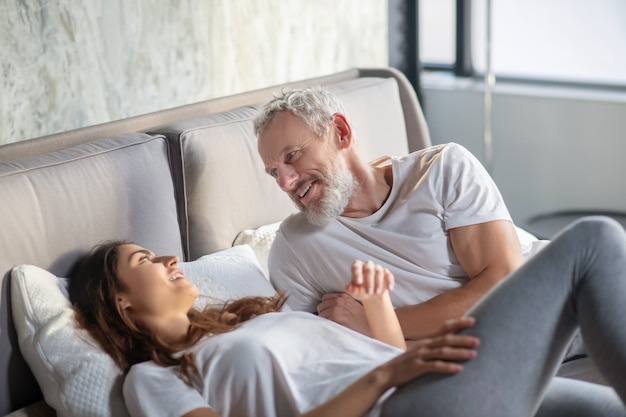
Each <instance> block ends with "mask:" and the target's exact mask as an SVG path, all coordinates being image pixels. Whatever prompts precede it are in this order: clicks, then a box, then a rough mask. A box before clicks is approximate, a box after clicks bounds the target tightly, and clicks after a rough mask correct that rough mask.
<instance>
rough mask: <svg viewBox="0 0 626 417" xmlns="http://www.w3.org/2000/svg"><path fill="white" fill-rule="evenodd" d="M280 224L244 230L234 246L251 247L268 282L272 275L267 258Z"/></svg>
mask: <svg viewBox="0 0 626 417" xmlns="http://www.w3.org/2000/svg"><path fill="white" fill-rule="evenodd" d="M280 223H281V222H277V223H272V224H268V225H265V226H261V227H258V228H256V229H246V230H242V231H241V232H239V234H238V235H237V237H236V238H235V241H234V242H233V246H235V245H250V247H251V248H252V250H253V251H254V253H255V255H256V257H257V259H258V260H259V264H260V265H261V268H262V269H263V273H264V274H265V277H266V278H267V279H268V280H269V276H270V275H269V272H268V269H267V258H268V256H269V254H270V248H271V247H272V242H274V238H275V237H276V231H278V228H279V227H280Z"/></svg>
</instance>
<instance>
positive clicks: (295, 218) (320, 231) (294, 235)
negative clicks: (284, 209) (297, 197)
mask: <svg viewBox="0 0 626 417" xmlns="http://www.w3.org/2000/svg"><path fill="white" fill-rule="evenodd" d="M333 223H336V220H333V221H331V222H330V224H328V225H326V226H315V225H313V224H311V223H309V221H308V220H307V218H306V216H305V215H304V213H302V212H297V213H293V214H291V215H289V216H288V217H287V218H285V219H284V220H283V221H282V222H281V224H280V227H279V228H278V233H277V235H276V236H277V237H278V236H279V235H280V237H282V238H283V239H284V240H285V241H288V242H289V244H292V242H294V241H297V240H298V239H306V240H307V241H308V240H310V239H313V238H317V237H319V236H323V235H324V234H325V231H326V229H327V228H328V227H333Z"/></svg>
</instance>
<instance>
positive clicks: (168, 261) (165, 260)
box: [159, 255, 180, 266]
mask: <svg viewBox="0 0 626 417" xmlns="http://www.w3.org/2000/svg"><path fill="white" fill-rule="evenodd" d="M160 258H161V259H159V261H160V262H161V263H162V264H163V265H165V266H176V265H178V263H179V262H180V259H179V258H178V256H176V255H168V256H161V257H160Z"/></svg>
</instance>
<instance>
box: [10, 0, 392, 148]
mask: <svg viewBox="0 0 626 417" xmlns="http://www.w3.org/2000/svg"><path fill="white" fill-rule="evenodd" d="M387 62H388V53H387V0H368V1H365V2H364V1H361V0H341V1H335V0H315V1H308V0H293V1H285V0H228V1H224V0H133V1H123V0H107V1H93V2H77V1H74V0H2V2H0V65H1V66H2V67H1V68H2V83H0V144H2V143H9V142H14V141H18V140H24V139H28V138H32V137H37V136H42V135H46V134H51V133H55V132H59V131H64V130H69V129H74V128H78V127H82V126H87V125H92V124H96V123H103V122H106V121H110V120H115V119H120V118H124V117H128V116H132V115H137V114H142V113H147V112H151V111H156V110H160V109H164V108H168V107H174V106H178V105H183V104H188V103H192V102H195V101H200V100H205V99H209V98H214V97H220V96H224V95H229V94H234V93H238V92H242V91H245V90H250V89H255V88H260V87H265V86H269V85H273V84H278V83H283V82H287V81H294V80H298V79H304V78H309V77H314V76H318V75H324V74H328V73H332V72H336V71H340V70H344V69H347V68H351V67H357V66H360V67H374V66H386V65H387Z"/></svg>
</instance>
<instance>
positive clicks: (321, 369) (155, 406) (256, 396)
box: [70, 218, 626, 417]
mask: <svg viewBox="0 0 626 417" xmlns="http://www.w3.org/2000/svg"><path fill="white" fill-rule="evenodd" d="M177 263H178V259H177V258H176V257H158V256H156V255H154V254H153V253H151V252H150V251H147V250H145V249H143V248H140V247H138V246H135V245H131V244H122V243H114V244H109V245H105V246H101V247H99V248H97V249H96V250H95V251H93V252H92V253H91V254H90V255H89V256H87V257H86V258H85V259H84V260H82V261H81V262H80V263H79V265H78V266H77V268H76V273H75V274H74V275H73V277H72V279H71V281H70V295H71V298H72V301H73V303H74V306H75V310H76V313H77V318H78V320H79V322H80V323H81V325H83V326H84V327H86V328H87V329H88V330H89V331H90V332H91V333H92V334H93V335H94V337H95V338H96V339H97V340H98V342H99V343H100V344H101V345H102V347H103V348H104V349H105V350H106V351H107V352H108V353H109V354H110V355H111V356H112V357H113V358H114V360H115V361H116V363H117V364H118V365H120V367H121V368H122V369H124V370H129V369H130V368H131V366H132V369H130V371H129V373H128V375H127V378H126V380H125V384H124V396H125V399H126V403H127V406H128V409H129V411H130V413H131V415H133V416H139V415H179V416H180V415H183V416H192V417H193V416H218V415H250V416H251V415H259V416H260V415H265V416H272V415H276V416H295V415H304V416H342V417H349V416H363V415H384V416H404V415H407V416H408V415H411V416H415V415H424V416H439V415H441V416H468V415H469V416H515V415H519V416H531V415H533V414H535V415H538V416H548V415H550V416H557V415H567V416H570V417H571V416H578V415H580V416H583V415H584V416H589V415H602V416H626V409H625V408H624V405H623V403H622V402H621V401H620V399H619V397H618V396H617V395H615V393H614V391H613V390H611V389H610V388H608V387H604V386H598V385H594V384H588V383H584V382H581V381H573V380H565V379H559V378H553V375H554V373H555V371H556V368H557V367H558V365H559V363H560V360H561V357H562V355H563V352H564V350H565V348H566V346H567V344H568V342H569V340H570V339H571V337H572V335H573V333H574V331H575V329H576V324H577V323H578V324H579V325H580V328H581V331H582V334H583V337H584V338H585V341H586V342H587V347H588V349H589V353H590V355H591V357H592V358H593V359H594V361H596V364H597V365H598V368H599V370H600V371H601V372H602V373H603V375H604V376H605V378H606V379H607V381H609V382H610V383H611V384H612V385H613V387H614V388H615V390H616V391H617V392H618V393H619V396H620V397H621V399H622V400H624V399H626V378H624V377H623V375H626V349H624V348H623V347H624V346H626V303H624V301H623V300H624V299H626V269H625V268H623V266H624V265H626V234H625V233H624V231H623V229H622V228H621V227H620V226H619V225H618V224H617V223H615V222H613V221H611V220H607V219H600V218H596V219H589V220H585V221H581V222H578V223H576V224H574V225H573V226H571V227H569V228H568V229H566V230H565V231H564V232H563V233H562V234H561V235H560V236H558V237H557V238H555V240H554V241H553V243H552V244H551V245H549V246H548V247H547V248H546V249H544V250H543V251H542V252H541V253H540V254H538V255H537V256H536V257H535V258H533V259H532V260H531V261H529V262H528V263H527V264H525V265H524V266H522V267H521V268H520V269H519V270H518V271H516V272H515V273H513V274H512V275H511V276H510V277H508V278H507V279H506V280H504V281H503V283H502V284H500V285H499V286H498V287H496V288H495V289H494V290H493V291H492V292H491V293H490V294H489V295H488V296H486V297H485V298H484V299H483V300H482V301H481V302H480V303H479V304H478V305H477V306H476V307H474V308H473V309H472V311H470V312H469V314H468V315H469V316H473V317H476V319H477V320H476V324H475V325H474V320H473V319H471V318H469V317H466V318H461V319H458V320H454V321H452V322H450V323H449V324H447V325H446V328H445V329H442V331H441V335H440V336H437V337H434V338H432V339H426V340H422V341H421V342H420V343H419V345H418V347H416V348H413V349H410V350H408V351H406V352H405V353H402V348H403V347H404V345H403V341H402V337H401V333H400V332H399V325H398V323H397V320H396V319H395V315H394V314H393V309H392V307H391V304H390V302H389V298H388V290H389V289H390V288H391V286H392V285H393V277H392V276H391V274H390V273H389V272H388V271H386V270H384V269H383V268H381V267H379V266H373V265H372V264H371V263H361V262H355V264H354V265H353V267H352V277H351V281H350V283H349V284H348V286H347V288H346V290H347V291H348V292H349V293H350V294H352V295H353V296H355V297H356V298H358V299H360V300H361V302H362V303H363V304H364V306H365V307H366V309H367V312H368V314H367V315H368V319H369V320H370V324H371V326H372V330H373V334H374V336H375V337H376V338H379V339H381V340H382V341H377V340H374V339H370V338H367V337H365V336H362V335H360V334H357V333H356V332H352V331H351V330H349V329H346V328H343V327H341V326H339V325H337V324H335V323H332V322H330V321H326V320H324V319H321V318H319V317H316V316H313V315H310V314H307V313H299V312H295V313H279V314H278V313H277V311H279V310H280V307H281V305H282V303H283V301H284V298H283V297H282V296H277V297H274V298H270V299H267V298H252V299H244V300H239V301H235V302H233V303H230V304H228V305H226V306H225V307H224V308H219V309H209V310H205V311H203V312H198V311H196V310H194V309H193V308H192V305H193V302H194V300H195V299H196V297H197V296H198V290H197V289H196V288H195V287H194V286H193V285H192V284H191V283H190V282H189V281H187V280H186V279H185V278H184V276H183V275H182V273H181V272H180V271H179V270H178V269H177ZM479 340H480V341H481V343H480V345H481V346H480V355H479V356H477V355H476V348H477V346H478V341H479ZM389 343H391V344H394V345H396V346H397V347H394V346H391V345H390V344H389ZM398 347H399V348H400V349H399V348H398ZM145 361H147V362H145ZM140 362H142V363H140ZM133 365H134V366H133ZM409 381H410V382H409ZM394 387H400V388H398V389H395V390H394V389H390V388H394ZM450 398H454V401H451V400H450Z"/></svg>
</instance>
